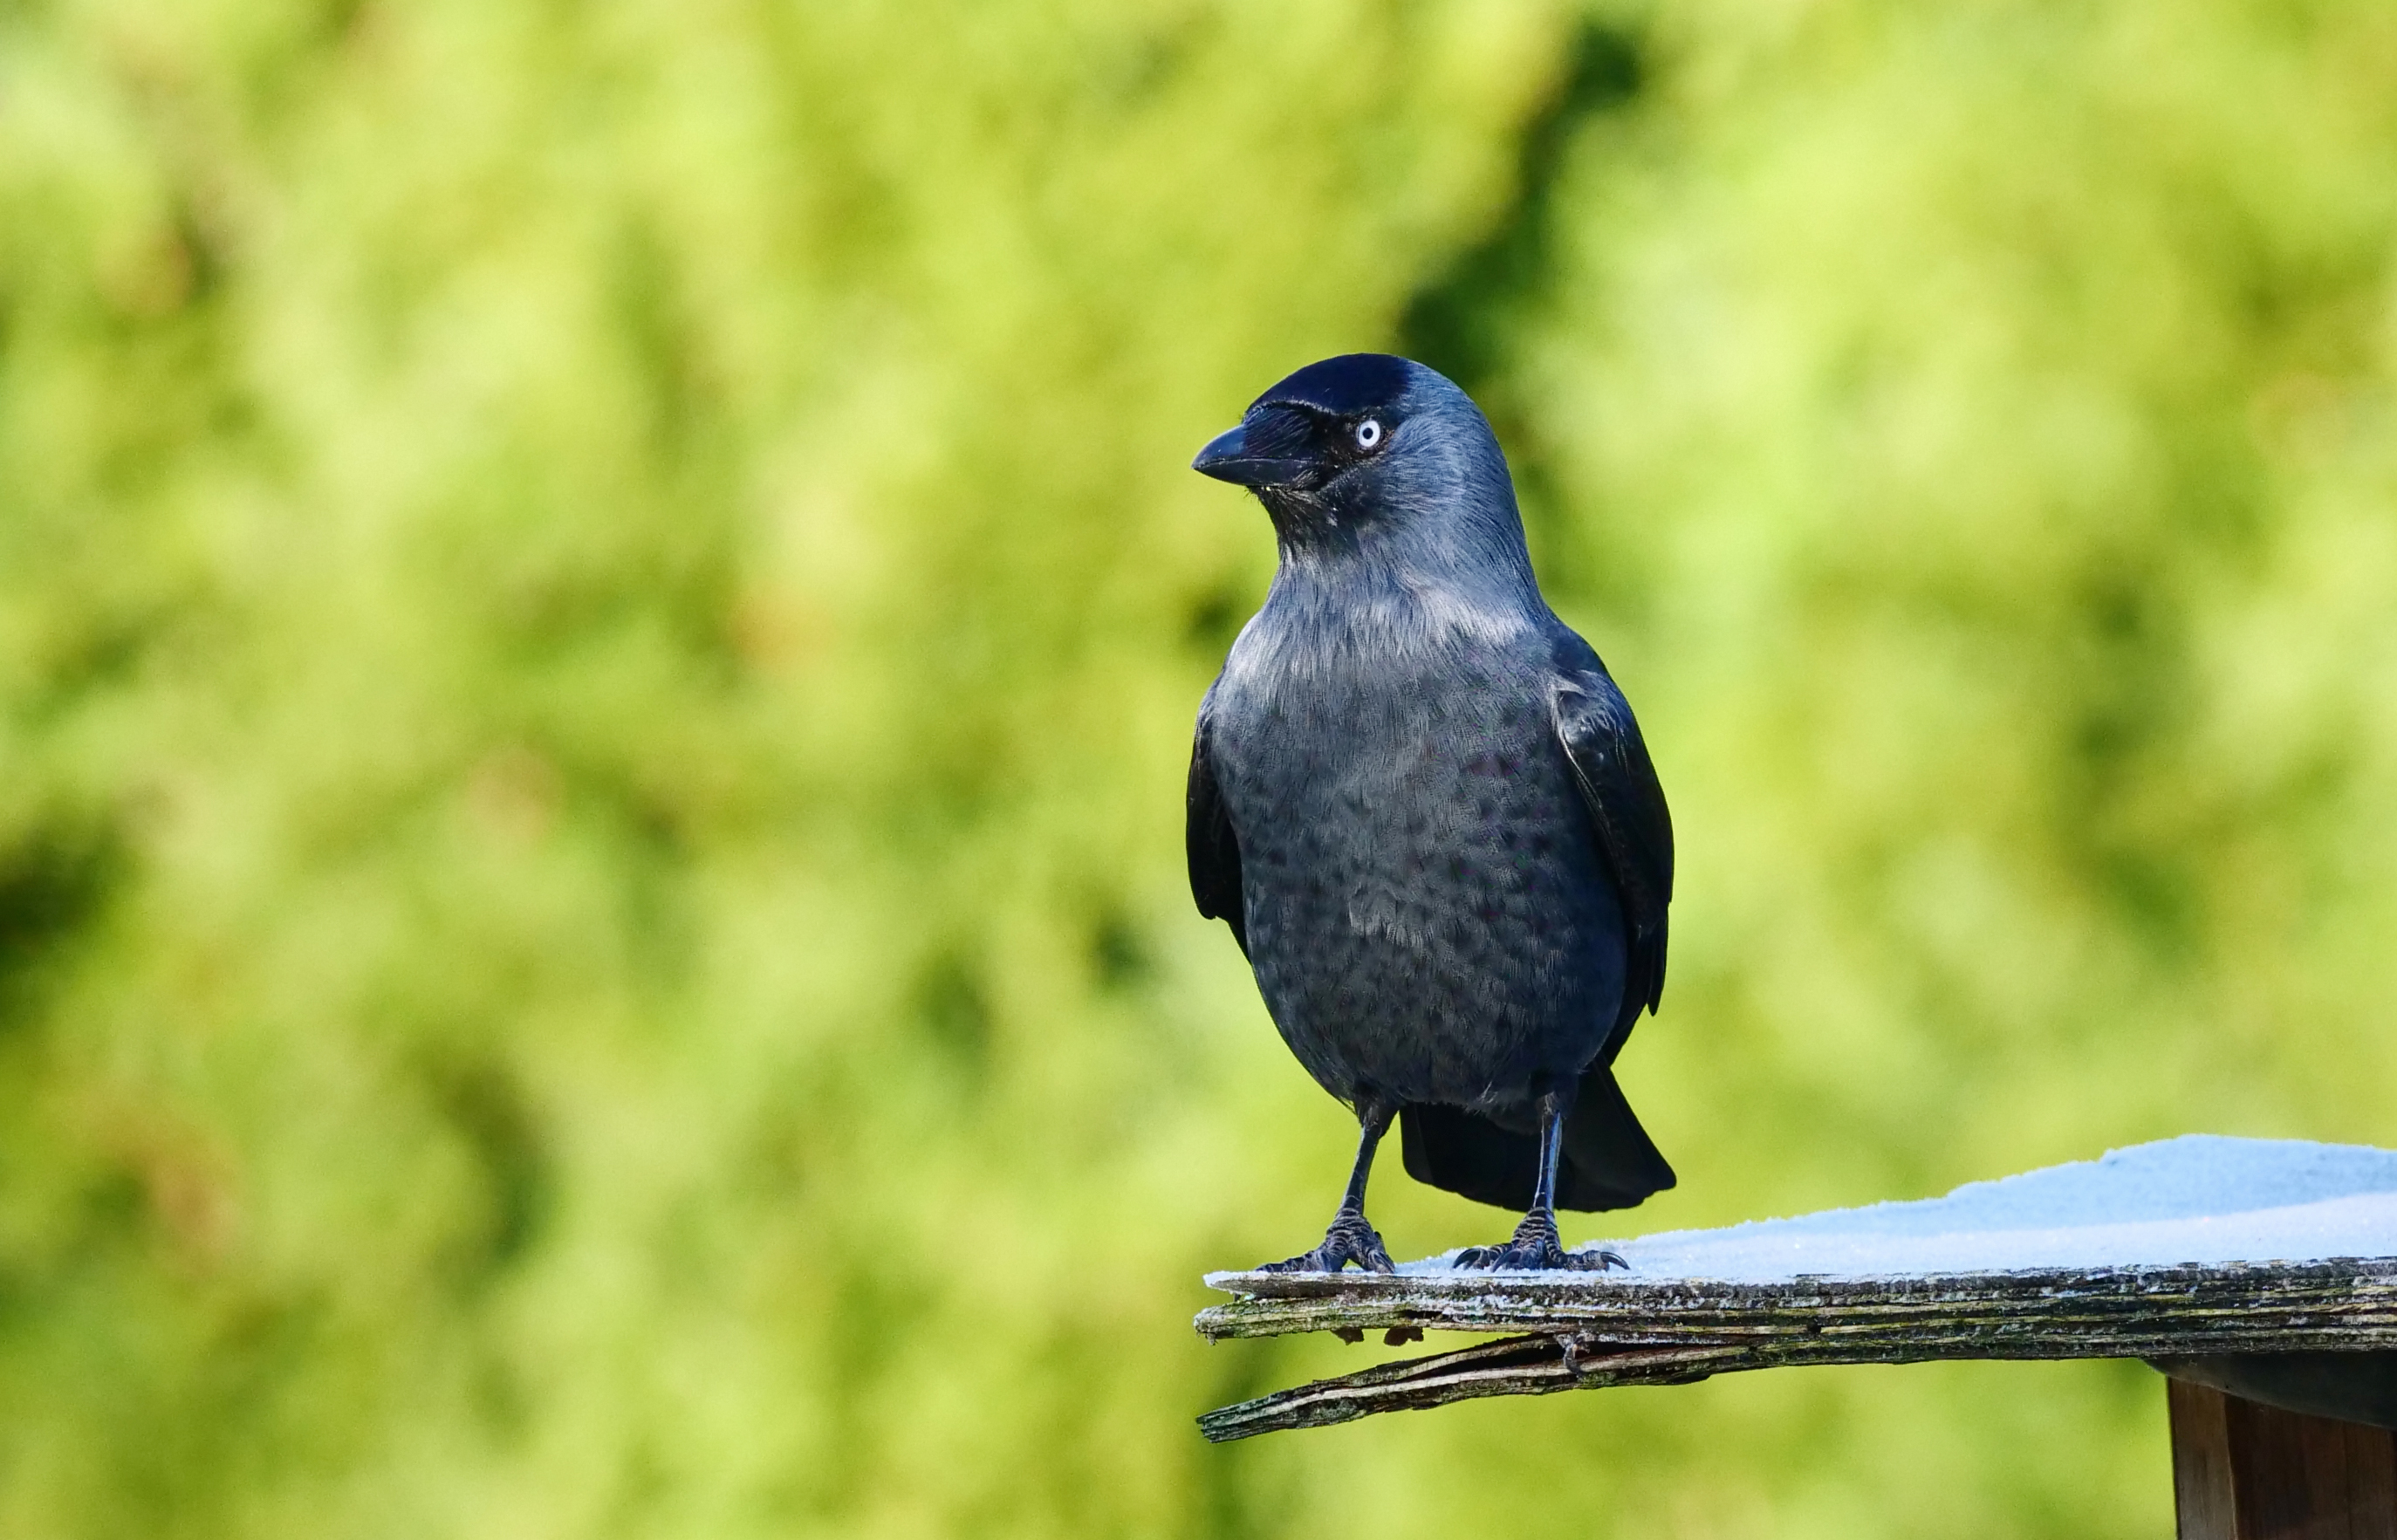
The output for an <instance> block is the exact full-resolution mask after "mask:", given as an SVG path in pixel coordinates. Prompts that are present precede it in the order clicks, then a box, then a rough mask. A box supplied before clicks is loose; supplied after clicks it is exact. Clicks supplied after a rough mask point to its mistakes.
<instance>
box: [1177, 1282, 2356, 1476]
mask: <svg viewBox="0 0 2397 1540" xmlns="http://www.w3.org/2000/svg"><path fill="white" fill-rule="evenodd" d="M1208 1281H1209V1282H1210V1283H1212V1284H1214V1285H1215V1286H1216V1287H1218V1288H1224V1289H1227V1290H1232V1291H1236V1292H1239V1295H1240V1297H1238V1298H1236V1299H1235V1300H1234V1301H1233V1302H1232V1303H1231V1304H1228V1305H1219V1306H1212V1308H1210V1309H1208V1310H1206V1311H1203V1312H1201V1313H1200V1315H1199V1317H1198V1322H1197V1325H1198V1330H1199V1331H1200V1332H1201V1333H1203V1334H1204V1335H1205V1336H1207V1337H1208V1338H1209V1340H1211V1341H1220V1340H1222V1339H1225V1338H1227V1337H1248V1336H1273V1335H1281V1334H1285V1333H1289V1332H1312V1331H1346V1332H1359V1331H1365V1330H1386V1329H1389V1328H1392V1327H1401V1328H1404V1327H1414V1328H1422V1329H1427V1330H1435V1331H1466V1332H1530V1333H1532V1334H1529V1335H1521V1336H1514V1337H1509V1338H1506V1339H1504V1340H1502V1341H1498V1342H1487V1343H1481V1344H1478V1345H1475V1346H1469V1347H1466V1348H1462V1349H1459V1350H1456V1351H1453V1352H1448V1353H1438V1354H1433V1355H1430V1356H1428V1357H1425V1358H1419V1359H1408V1360H1405V1361H1403V1362H1399V1363H1387V1364H1380V1365H1376V1366H1374V1367H1373V1368H1371V1369H1366V1370H1362V1371H1360V1372H1359V1373H1354V1374H1344V1375H1340V1376H1337V1377H1335V1378H1332V1379H1328V1380H1319V1381H1317V1382H1315V1383H1313V1384H1311V1385H1306V1386H1296V1387H1294V1388H1292V1389H1289V1390H1281V1391H1276V1392H1274V1393H1273V1394H1271V1395H1267V1396H1263V1397H1260V1398H1258V1399H1254V1400H1250V1401H1243V1402H1241V1403H1239V1405H1237V1406H1228V1407H1225V1408H1222V1409H1220V1410H1218V1411H1215V1412H1211V1413H1207V1414H1206V1415H1205V1416H1203V1417H1201V1418H1200V1419H1199V1426H1200V1429H1201V1430H1202V1431H1203V1432H1204V1433H1205V1434H1206V1436H1207V1437H1208V1438H1209V1439H1210V1440H1213V1441H1216V1442H1223V1441H1226V1440H1234V1439H1244V1438H1249V1437H1252V1435H1255V1434H1259V1433H1269V1432H1275V1431H1279V1430H1284V1429H1291V1428H1300V1427H1321V1426H1330V1425H1332V1424H1335V1423H1343V1422H1348V1421H1352V1420H1354V1419H1356V1418H1358V1417H1363V1416H1369V1415H1372V1414H1373V1413H1381V1412H1399V1411H1410V1410H1420V1409H1425V1408H1429V1407H1434V1406H1444V1405H1446V1404H1448V1403H1449V1402H1452V1401H1459V1400H1468V1399H1476V1398H1479V1397H1483V1396H1537V1395H1547V1394H1549V1393H1551V1392H1554V1391H1559V1390H1578V1389H1595V1388H1600V1387H1604V1386H1620V1385H1669V1384H1686V1383H1688V1382H1690V1381H1693V1380H1700V1379H1705V1378H1707V1377H1708V1376H1709V1375H1713V1374H1719V1373H1733V1372H1735V1371H1740V1370H1749V1369H1765V1368H1772V1367H1775V1366H1780V1365H1799V1364H1841V1363H1911V1362H1921V1361H1924V1360H1927V1359H2082V1358H2098V1359H2110V1358H2159V1357H2170V1356H2173V1355H2175V1354H2184V1353H2189V1352H2197V1351H2203V1352H2210V1353H2255V1352H2294V1351H2305V1350H2312V1351H2323V1350H2330V1351H2338V1350H2364V1349H2370V1348H2391V1347H2397V1258H2385V1257H2383V1258H2360V1259H2359V1258H2344V1259H2338V1260H2334V1261H2327V1262H2309V1263H2302V1264H2296V1265H2234V1266H2220V1267H2147V1268H2110V1269H2101V1270H2096V1271H2085V1272H2084V1271H2071V1270H2047V1271H2040V1272H2025V1273H1972V1274H1927V1275H1922V1276H1916V1277H1898V1278H1882V1279H1828V1278H1804V1279H1790V1280H1787V1281H1780V1282H1773V1283H1723V1282H1716V1281H1709V1280H1706V1279H1624V1278H1622V1277H1621V1276H1620V1275H1616V1276H1614V1277H1612V1278H1606V1277H1601V1276H1600V1275H1597V1274H1589V1273H1581V1274H1568V1275H1560V1276H1555V1275H1543V1274H1533V1273H1519V1274H1497V1275H1486V1274H1485V1275H1474V1274H1457V1273H1410V1274H1371V1275H1369V1274H1362V1273H1347V1274H1326V1273H1315V1274H1287V1273H1266V1274H1255V1273H1244V1274H1217V1275H1213V1276H1212V1277H1211V1278H1210V1279H1208ZM1252 1285H1253V1286H1254V1287H1255V1292H1253V1293H1252V1292H1249V1291H1250V1289H1251V1287H1252Z"/></svg>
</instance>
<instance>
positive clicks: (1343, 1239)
mask: <svg viewBox="0 0 2397 1540" xmlns="http://www.w3.org/2000/svg"><path fill="white" fill-rule="evenodd" d="M1352 1262H1353V1263H1355V1264H1356V1265H1358V1266H1359V1267H1362V1268H1363V1269H1364V1270H1365V1271H1367V1272H1369V1273H1395V1272H1397V1271H1398V1268H1397V1266H1396V1265H1393V1264H1392V1263H1391V1261H1390V1253H1389V1252H1386V1251H1384V1250H1383V1249H1382V1238H1381V1236H1380V1235H1379V1234H1377V1233H1375V1231H1374V1229H1373V1225H1368V1224H1367V1223H1365V1216H1364V1215H1363V1214H1361V1213H1344V1214H1342V1215H1341V1216H1340V1217H1339V1218H1337V1219H1335V1220H1333V1221H1332V1228H1330V1229H1329V1230H1326V1231H1325V1232H1324V1233H1323V1244H1322V1245H1320V1246H1318V1247H1317V1248H1315V1250H1313V1251H1311V1252H1304V1253H1302V1254H1300V1255H1298V1256H1294V1257H1292V1258H1291V1259H1290V1260H1289V1261H1287V1262H1268V1263H1266V1264H1265V1265H1264V1266H1262V1267H1259V1268H1258V1269H1257V1271H1258V1272H1261V1273H1336V1272H1338V1271H1339V1270H1340V1269H1341V1268H1343V1267H1345V1266H1346V1265H1348V1264H1350V1263H1352Z"/></svg>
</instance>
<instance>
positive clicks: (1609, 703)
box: [1549, 637, 1673, 1047]
mask: <svg viewBox="0 0 2397 1540" xmlns="http://www.w3.org/2000/svg"><path fill="white" fill-rule="evenodd" d="M1573 640H1574V642H1576V643H1579V644H1580V645H1578V646H1576V647H1575V648H1574V649H1573V651H1574V652H1576V653H1578V654H1580V656H1579V657H1577V658H1571V659H1567V658H1560V660H1559V662H1560V663H1562V664H1564V666H1563V667H1562V668H1561V669H1560V677H1559V678H1558V680H1557V684H1556V687H1555V690H1554V691H1553V693H1552V696H1551V705H1550V708H1549V709H1550V711H1551V713H1552V714H1553V716H1554V718H1555V722H1556V730H1557V741H1558V742H1559V743H1562V744H1563V745H1564V751H1565V757H1566V758H1567V759H1568V760H1570V761H1571V762H1572V764H1573V780H1574V781H1575V782H1576V783H1579V785H1580V787H1581V797H1582V801H1583V803H1584V804H1585V805H1586V806H1587V808H1588V809H1589V814H1590V820H1591V822H1592V823H1594V824H1597V825H1598V843H1599V850H1600V854H1601V855H1602V856H1603V857H1604V858H1605V861H1606V865H1607V870H1608V872H1609V874H1610V875H1611V876H1613V877H1614V889H1615V892H1616V894H1617V895H1618V896H1619V897H1620V898H1621V900H1622V902H1623V921H1624V928H1625V930H1626V931H1627V932H1628V935H1627V942H1628V945H1627V953H1628V955H1627V957H1626V959H1625V961H1626V967H1625V971H1624V979H1623V1009H1622V1013H1621V1014H1620V1015H1619V1016H1617V1017H1616V1019H1615V1024H1614V1038H1613V1039H1612V1046H1616V1047H1619V1046H1620V1045H1621V1043H1622V1041H1623V1038H1624V1037H1625V1035H1626V1034H1627V1033H1628V1032H1629V1031H1630V1030H1631V1024H1632V1023H1633V1022H1635V1021H1637V1020H1639V1018H1640V1011H1643V1010H1645V1011H1654V1010H1655V1009H1656V1002H1657V1001H1658V1000H1659V999H1661V998H1663V997H1664V993H1665V931H1666V925H1665V910H1666V906H1667V904H1671V903H1672V901H1673V817H1672V814H1671V813H1670V812H1669V811H1667V809H1666V807H1665V788H1664V787H1663V786H1661V785H1659V784H1657V782H1656V767H1655V766H1654V764H1653V763H1651V762H1650V760H1649V758H1648V745H1647V744H1646V743H1643V742H1641V741H1640V724H1639V723H1638V722H1637V721H1635V720H1633V718H1632V716H1631V705H1630V703H1629V702H1627V701H1626V700H1624V698H1623V692H1622V691H1621V690H1617V689H1615V687H1614V680H1613V679H1612V678H1609V677H1608V676H1607V673H1606V669H1605V667H1604V665H1602V664H1601V663H1599V661H1598V655H1597V654H1596V653H1595V652H1592V651H1590V650H1589V649H1588V645H1587V643H1581V641H1580V638H1579V637H1574V638H1573ZM1560 650H1562V649H1560Z"/></svg>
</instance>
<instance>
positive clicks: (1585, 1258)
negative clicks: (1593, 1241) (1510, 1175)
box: [1456, 1212, 1631, 1273]
mask: <svg viewBox="0 0 2397 1540" xmlns="http://www.w3.org/2000/svg"><path fill="white" fill-rule="evenodd" d="M1456 1265H1457V1266H1459V1267H1479V1268H1481V1269H1483V1270H1485V1271H1488V1272H1493V1273H1497V1272H1506V1273H1513V1272H1525V1273H1532V1272H1542V1271H1547V1270H1550V1269H1554V1270H1559V1271H1565V1270H1571V1271H1576V1272H1586V1273H1602V1272H1604V1271H1606V1269H1607V1268H1609V1267H1620V1268H1622V1269H1623V1270H1624V1271H1626V1272H1629V1271H1630V1270H1631V1264H1630V1263H1628V1262H1626V1261H1625V1260H1624V1259H1623V1256H1622V1253H1621V1252H1610V1251H1608V1250H1607V1249H1605V1248H1604V1247H1602V1246H1601V1247H1600V1248H1598V1249H1597V1250H1595V1251H1587V1252H1568V1251H1566V1250H1565V1249H1564V1246H1563V1244H1562V1243H1561V1242H1560V1241H1559V1240H1558V1239H1557V1221H1556V1216H1555V1215H1553V1214H1549V1213H1544V1212H1533V1213H1528V1214H1525V1215H1524V1216H1523V1222H1522V1223H1521V1224H1520V1225H1516V1226H1515V1239H1512V1240H1510V1241H1508V1242H1507V1243H1506V1245H1504V1246H1467V1247H1466V1249H1465V1250H1463V1251H1461V1252H1457V1253H1456Z"/></svg>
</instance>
